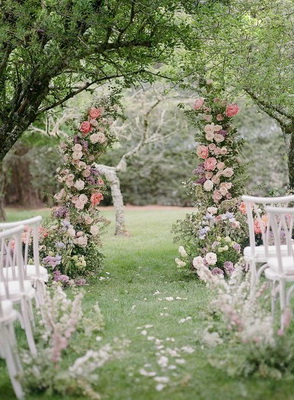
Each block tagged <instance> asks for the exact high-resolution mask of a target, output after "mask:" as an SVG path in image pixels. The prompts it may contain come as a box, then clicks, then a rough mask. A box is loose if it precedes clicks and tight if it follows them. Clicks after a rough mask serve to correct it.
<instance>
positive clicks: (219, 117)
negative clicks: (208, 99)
mask: <svg viewBox="0 0 294 400" xmlns="http://www.w3.org/2000/svg"><path fill="white" fill-rule="evenodd" d="M223 119H224V116H223V114H217V116H216V120H217V121H222V120H223Z"/></svg>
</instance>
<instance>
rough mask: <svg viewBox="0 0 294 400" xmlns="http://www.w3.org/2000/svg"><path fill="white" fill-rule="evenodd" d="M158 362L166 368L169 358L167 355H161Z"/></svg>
mask: <svg viewBox="0 0 294 400" xmlns="http://www.w3.org/2000/svg"><path fill="white" fill-rule="evenodd" d="M157 364H158V365H159V366H160V367H161V368H166V367H167V366H168V358H167V357H166V356H160V357H159V358H158V360H157Z"/></svg>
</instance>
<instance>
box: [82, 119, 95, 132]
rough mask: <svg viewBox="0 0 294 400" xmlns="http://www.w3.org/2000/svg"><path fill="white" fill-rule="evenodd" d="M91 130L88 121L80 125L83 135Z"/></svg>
mask: <svg viewBox="0 0 294 400" xmlns="http://www.w3.org/2000/svg"><path fill="white" fill-rule="evenodd" d="M91 130H92V126H91V124H90V122H89V121H84V122H82V123H81V126H80V131H81V132H83V133H89V132H91Z"/></svg>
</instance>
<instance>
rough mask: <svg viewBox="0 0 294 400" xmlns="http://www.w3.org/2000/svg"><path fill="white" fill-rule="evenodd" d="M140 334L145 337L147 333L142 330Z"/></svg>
mask: <svg viewBox="0 0 294 400" xmlns="http://www.w3.org/2000/svg"><path fill="white" fill-rule="evenodd" d="M140 333H141V335H143V336H146V335H147V333H148V332H147V331H146V329H144V330H143V331H141V332H140Z"/></svg>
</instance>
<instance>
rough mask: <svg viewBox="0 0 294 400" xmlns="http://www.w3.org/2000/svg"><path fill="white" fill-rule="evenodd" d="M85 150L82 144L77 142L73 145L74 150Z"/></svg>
mask: <svg viewBox="0 0 294 400" xmlns="http://www.w3.org/2000/svg"><path fill="white" fill-rule="evenodd" d="M82 150H83V147H82V146H81V145H80V144H75V145H74V147H73V151H77V152H80V151H82Z"/></svg>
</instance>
